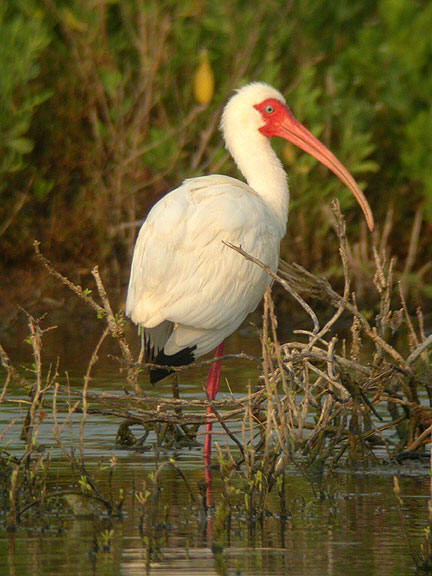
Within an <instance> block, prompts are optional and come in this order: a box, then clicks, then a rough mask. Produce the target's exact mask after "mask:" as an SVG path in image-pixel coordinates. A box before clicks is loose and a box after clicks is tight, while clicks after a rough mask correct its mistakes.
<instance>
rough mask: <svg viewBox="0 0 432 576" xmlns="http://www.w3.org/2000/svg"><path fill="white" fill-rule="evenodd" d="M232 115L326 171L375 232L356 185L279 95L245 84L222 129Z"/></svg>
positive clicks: (228, 108)
mask: <svg viewBox="0 0 432 576" xmlns="http://www.w3.org/2000/svg"><path fill="white" fill-rule="evenodd" d="M251 110H253V112H254V113H253V114H252V113H251ZM234 115H235V117H236V120H237V125H238V122H241V123H243V125H244V123H245V122H247V123H248V124H249V125H250V124H253V126H254V127H255V128H256V129H257V130H258V132H260V133H261V134H262V135H263V136H266V137H267V138H272V137H274V136H279V137H281V138H284V139H285V140H288V142H291V143H292V144H294V145H295V146H297V147H298V148H301V149H302V150H303V151H304V152H306V153H307V154H310V155H311V156H313V157H314V158H316V159H317V160H318V161H319V162H321V164H324V166H326V167H327V168H329V170H331V171H332V172H333V173H334V174H336V176H337V177H338V178H339V179H340V180H341V181H342V182H343V183H344V184H345V185H346V186H347V188H349V190H351V192H352V193H353V195H354V197H355V199H356V200H357V202H358V203H359V205H360V207H361V209H362V210H363V214H364V216H365V219H366V223H367V225H368V227H369V230H371V231H372V230H373V229H374V220H373V215H372V211H371V209H370V206H369V203H368V201H367V200H366V198H365V196H364V194H363V192H362V191H361V190H360V188H359V186H358V184H357V182H356V181H355V180H354V178H353V177H352V176H351V174H350V173H349V172H348V170H347V169H346V168H345V167H344V166H343V164H342V163H341V162H339V160H338V159H337V158H336V156H334V154H332V153H331V152H330V150H329V149H328V148H327V147H326V146H324V144H323V143H322V142H320V141H319V140H318V139H317V138H315V136H314V135H313V134H311V133H310V132H309V130H307V129H306V128H305V127H304V126H303V125H302V124H301V123H300V122H298V120H296V119H295V118H294V116H293V114H292V113H291V111H290V110H289V108H288V106H287V105H286V103H285V99H284V97H283V96H282V94H280V93H279V92H278V91H277V90H275V89H274V88H272V87H271V86H268V85H267V84H264V83H261V82H254V83H252V84H248V85H247V86H245V87H244V88H241V89H240V90H239V91H238V92H237V94H236V95H235V96H233V97H232V98H231V100H230V101H229V102H228V104H227V106H226V108H225V111H224V116H223V119H222V126H223V128H224V129H225V126H226V125H227V124H228V122H227V119H228V118H229V117H230V116H234Z"/></svg>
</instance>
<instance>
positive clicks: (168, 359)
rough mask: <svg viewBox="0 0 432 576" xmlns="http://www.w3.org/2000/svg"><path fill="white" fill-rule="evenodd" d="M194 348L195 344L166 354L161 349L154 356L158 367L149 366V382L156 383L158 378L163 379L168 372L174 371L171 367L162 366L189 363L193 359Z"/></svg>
mask: <svg viewBox="0 0 432 576" xmlns="http://www.w3.org/2000/svg"><path fill="white" fill-rule="evenodd" d="M195 349H196V345H195V346H189V347H188V348H183V350H180V352H176V354H172V355H171V356H170V355H167V354H165V352H164V351H163V350H161V351H160V352H159V353H158V355H157V356H156V358H155V359H154V363H155V364H159V365H160V366H161V367H160V368H150V370H149V372H150V383H151V384H156V383H157V382H159V380H163V379H164V378H166V377H167V376H169V375H170V374H172V373H173V372H174V370H172V369H171V368H164V367H163V366H164V365H166V366H186V365H187V364H191V363H192V362H193V361H194V360H195V357H194V354H193V352H194V350H195Z"/></svg>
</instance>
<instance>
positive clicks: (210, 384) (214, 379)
mask: <svg viewBox="0 0 432 576" xmlns="http://www.w3.org/2000/svg"><path fill="white" fill-rule="evenodd" d="M223 348H224V345H223V342H222V344H219V346H218V347H217V348H216V350H215V351H214V354H213V358H219V357H220V356H222V354H223ZM220 369H221V361H220V360H215V362H213V363H212V365H211V366H210V370H209V373H208V376H207V387H206V390H207V396H208V399H209V400H214V399H215V396H216V394H217V392H218V389H219V376H220ZM211 412H212V409H211V407H210V406H207V414H211ZM211 431H212V423H211V422H207V424H206V435H205V439H204V477H205V482H206V505H207V508H209V507H210V505H211V472H210V458H211Z"/></svg>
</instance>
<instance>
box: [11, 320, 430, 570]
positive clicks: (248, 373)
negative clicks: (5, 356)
mask: <svg viewBox="0 0 432 576" xmlns="http://www.w3.org/2000/svg"><path fill="white" fill-rule="evenodd" d="M76 331H77V332H79V330H76ZM73 333H74V329H73V327H71V334H73ZM18 334H19V331H18ZM82 336H83V334H82V333H81V334H80V338H81V339H80V340H79V341H77V340H74V339H73V337H72V336H70V337H69V338H63V339H61V340H59V339H56V338H55V336H54V333H53V334H52V335H49V338H50V344H49V347H48V348H47V354H46V358H47V361H54V360H55V358H56V357H57V356H60V357H61V358H62V364H61V370H62V373H64V372H66V371H67V372H68V374H69V380H70V382H71V385H72V386H74V385H75V386H77V387H79V385H80V382H81V380H80V378H79V376H80V375H82V374H83V373H84V372H85V369H86V363H87V361H88V358H89V355H90V354H91V351H92V346H93V343H94V342H95V341H96V340H97V338H98V336H99V333H97V334H94V333H92V332H88V338H87V341H86V345H85V346H83V344H82ZM22 340H23V337H22V336H21V335H20V334H19V335H18V336H17V337H16V338H15V341H14V342H15V343H16V348H15V349H13V346H12V344H11V343H12V340H11V341H10V342H9V344H10V347H9V351H11V348H12V352H11V357H12V358H20V362H24V363H30V362H31V356H30V355H29V351H28V350H26V349H25V347H23V346H22ZM238 350H247V351H248V352H250V353H252V354H259V347H258V344H257V340H256V338H255V337H254V335H253V332H252V331H251V330H246V331H242V333H241V334H240V336H237V337H236V338H233V339H232V340H231V341H229V342H228V346H227V352H228V353H229V352H235V351H238ZM256 374H257V367H256V366H255V365H254V364H253V363H252V364H249V363H247V362H244V363H242V368H241V370H239V367H238V363H237V364H235V365H234V364H233V363H229V362H227V364H226V365H225V366H224V369H223V375H224V376H225V378H226V379H227V380H228V381H229V386H230V389H231V390H232V391H233V393H234V394H240V393H244V391H245V386H246V385H247V380H248V378H249V379H251V380H252V381H253V379H254V378H255V377H256ZM95 376H97V377H96V378H95V379H94V380H92V382H91V388H92V389H93V390H101V389H104V390H106V389H109V390H110V391H119V392H120V391H121V390H122V388H123V385H124V382H123V381H121V380H120V379H119V377H118V375H117V372H116V370H115V362H112V361H111V362H108V363H107V364H105V365H103V366H101V367H99V368H98V369H97V371H96V373H95ZM75 378H76V379H75ZM203 378H204V370H192V371H191V372H188V373H184V374H181V375H180V380H181V383H182V384H183V385H182V396H183V397H186V398H187V397H191V398H192V397H193V398H199V397H200V396H201V395H202V389H201V382H202V380H203ZM153 393H154V394H155V395H157V394H158V393H162V394H164V395H169V394H170V387H169V385H168V384H165V385H162V386H161V387H159V388H157V389H154V390H153ZM223 393H228V387H227V385H226V384H223V385H222V394H223ZM19 400H26V396H25V394H24V393H23V391H20V390H17V389H16V388H14V387H10V389H9V393H8V402H3V403H2V404H1V405H0V434H1V433H2V431H4V430H5V428H6V427H7V426H8V425H10V424H11V422H12V423H13V421H14V420H15V419H16V420H17V421H16V422H15V424H12V426H10V428H9V430H8V431H7V432H6V433H5V434H4V436H3V438H2V440H1V446H2V448H3V449H6V450H7V451H8V452H9V453H10V454H12V455H14V456H17V457H19V456H20V455H21V454H22V451H23V444H22V441H21V440H19V432H20V426H21V424H22V418H23V412H21V411H22V410H23V408H22V406H21V405H20V403H19V402H17V401H19ZM80 420H81V416H80V415H75V416H74V417H73V418H72V420H71V424H70V425H67V426H66V427H65V429H64V430H63V434H62V440H63V441H64V444H65V447H66V448H67V449H70V447H71V446H77V445H78V438H79V424H80ZM118 426H119V419H118V418H114V417H107V416H101V415H92V414H90V415H88V417H87V419H86V423H85V428H84V450H85V459H86V464H87V466H88V469H89V470H90V471H91V472H92V474H94V478H95V479H96V481H97V483H98V488H99V489H100V490H101V492H102V493H103V494H105V495H106V494H108V493H109V492H110V491H111V493H112V494H113V495H114V496H115V497H117V496H118V495H119V491H120V490H122V491H123V494H124V496H125V503H124V506H123V510H122V512H123V514H122V516H121V517H118V518H113V517H109V516H108V515H107V514H106V513H105V511H104V509H103V507H100V506H95V504H94V502H92V503H90V504H89V503H88V502H87V501H83V502H82V504H83V508H82V509H79V510H78V511H77V509H76V508H75V509H74V510H72V508H71V507H70V506H68V505H66V504H65V500H64V498H63V497H64V495H65V494H67V493H68V492H70V491H71V485H72V482H73V481H76V476H75V477H74V476H73V474H74V473H73V472H72V471H71V467H70V464H69V463H68V462H67V460H66V458H65V456H64V454H63V452H62V450H61V448H60V446H59V444H58V443H57V442H56V441H55V439H54V437H53V420H52V416H51V415H50V414H46V415H45V417H44V418H43V420H42V422H41V424H40V427H39V434H38V444H39V445H41V446H42V447H43V448H44V449H45V450H46V451H48V452H50V453H51V457H52V462H51V465H50V472H49V484H50V486H51V488H52V489H55V490H58V492H59V495H60V494H61V495H63V497H62V499H60V500H59V505H58V509H56V510H55V511H54V512H53V513H51V514H49V515H47V516H46V517H39V516H38V515H37V512H33V511H32V510H29V511H28V512H26V513H25V514H23V516H22V520H21V523H20V525H19V526H18V529H17V530H16V531H14V532H7V531H6V530H5V529H4V528H0V575H3V574H4V575H8V576H27V575H28V576H30V575H31V576H42V575H43V576H57V575H58V574H62V575H64V576H69V575H71V576H72V575H73V576H81V575H82V576H84V575H85V576H87V575H101V576H102V575H104V576H111V575H113V576H114V575H116V576H117V575H121V576H137V575H142V574H151V575H168V574H170V575H186V574H187V575H189V574H190V575H192V574H201V575H213V574H217V575H237V574H238V575H248V576H252V575H253V576H261V575H282V574H292V575H296V576H314V575H317V576H318V575H323V574H326V575H341V574H348V575H352V576H357V575H358V576H373V575H380V576H387V575H404V574H414V573H415V563H414V561H413V557H412V552H414V553H416V552H418V551H419V549H420V545H421V543H422V538H423V537H424V530H425V527H426V526H427V514H428V512H427V510H428V498H429V477H428V469H427V466H426V465H422V464H413V465H410V467H407V466H404V467H398V466H394V465H391V466H390V465H386V466H382V467H379V468H375V469H369V470H367V471H363V472H359V471H348V472H347V471H344V472H339V473H334V474H333V475H332V476H331V477H329V478H328V479H327V480H325V482H324V489H325V494H324V495H323V494H321V496H320V495H319V494H317V493H316V492H314V487H313V486H312V485H311V483H310V482H309V481H308V480H307V479H305V478H304V477H303V476H302V475H301V474H300V473H299V472H298V471H297V470H295V469H291V470H290V471H289V473H288V475H287V478H286V485H285V492H284V494H283V496H281V497H279V496H278V495H277V494H272V495H271V497H270V498H269V499H268V501H267V502H266V514H265V517H264V518H263V520H262V521H258V520H256V521H246V518H245V517H244V509H242V508H241V507H238V508H236V509H233V510H231V523H230V525H229V527H227V525H226V524H224V525H223V527H222V524H221V520H220V515H218V514H219V512H218V505H219V504H220V503H221V501H222V496H221V490H222V488H221V485H220V483H219V482H218V480H217V479H215V483H214V486H213V500H214V504H215V507H216V512H215V515H214V517H210V518H209V517H207V518H206V517H205V515H204V514H203V512H202V506H201V504H200V491H199V486H200V484H201V483H202V480H203V473H202V460H201V458H202V446H201V445H198V446H195V447H193V448H183V449H178V450H157V451H155V450H154V449H152V443H153V442H154V438H152V436H150V437H149V438H148V440H147V442H146V446H147V447H148V448H149V449H148V450H146V451H143V452H135V451H128V450H121V449H117V448H115V436H116V433H117V429H118ZM219 431H220V430H219ZM220 432H221V431H220ZM217 439H218V441H219V442H221V443H224V442H226V441H228V440H227V439H226V437H225V436H224V435H219V436H217ZM113 457H114V458H115V459H116V464H115V466H114V472H113V475H112V478H111V486H110V487H109V485H108V476H109V474H108V472H107V470H108V469H109V467H110V463H112V458H113ZM169 459H172V461H173V463H175V465H176V466H177V467H178V468H179V469H180V470H181V472H182V474H183V475H184V478H185V479H186V481H187V484H186V483H185V479H184V478H182V477H181V474H180V473H179V472H178V470H176V469H175V468H174V467H173V466H171V465H166V466H165V467H164V468H163V469H162V470H161V472H160V492H158V500H157V511H156V512H155V515H154V517H151V518H150V519H149V517H148V516H147V520H146V522H144V528H143V529H141V523H140V518H141V515H142V514H143V510H144V509H143V508H141V507H140V506H139V505H137V499H136V497H135V495H136V493H137V492H140V491H143V490H144V487H145V486H149V483H150V482H151V476H149V474H151V473H152V472H154V471H155V470H156V469H158V467H159V466H160V465H161V463H164V462H167V461H168V460H169ZM75 474H76V472H75ZM394 475H397V476H398V478H399V483H400V488H401V496H402V501H403V504H402V517H401V516H400V514H399V512H398V506H397V501H396V498H395V496H394V493H393V476H394ZM74 491H75V492H76V490H74ZM240 498H241V495H240ZM72 507H73V505H72ZM146 510H147V513H148V507H147V508H146ZM0 525H1V526H3V523H0ZM150 548H151V549H152V554H149V550H150Z"/></svg>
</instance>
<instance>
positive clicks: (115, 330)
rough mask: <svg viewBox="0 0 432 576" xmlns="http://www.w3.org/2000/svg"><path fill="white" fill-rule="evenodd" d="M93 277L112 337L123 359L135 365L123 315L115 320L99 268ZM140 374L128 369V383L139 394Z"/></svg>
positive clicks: (137, 370) (136, 369)
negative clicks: (125, 333)
mask: <svg viewBox="0 0 432 576" xmlns="http://www.w3.org/2000/svg"><path fill="white" fill-rule="evenodd" d="M92 275H93V277H94V279H95V281H96V286H97V289H98V292H99V296H100V298H101V300H102V303H103V306H104V311H105V316H106V321H107V323H108V328H109V330H110V332H111V335H112V337H113V338H114V339H115V340H117V342H118V344H119V346H120V350H121V352H122V355H123V358H124V359H125V361H126V362H127V363H128V364H129V366H131V365H132V364H133V356H132V352H131V351H130V348H129V345H128V343H127V341H126V338H125V335H124V330H123V315H122V314H120V315H119V318H118V319H116V318H115V316H114V314H113V311H112V308H111V304H110V301H109V299H108V295H107V293H106V290H105V287H104V285H103V283H102V279H101V277H100V275H99V269H98V267H97V266H95V267H94V268H93V270H92ZM138 372H139V369H138V368H137V367H136V366H135V368H130V369H128V374H127V381H128V382H129V384H130V385H131V386H133V388H134V389H135V392H136V393H139V392H140V390H141V389H140V387H139V385H138Z"/></svg>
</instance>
